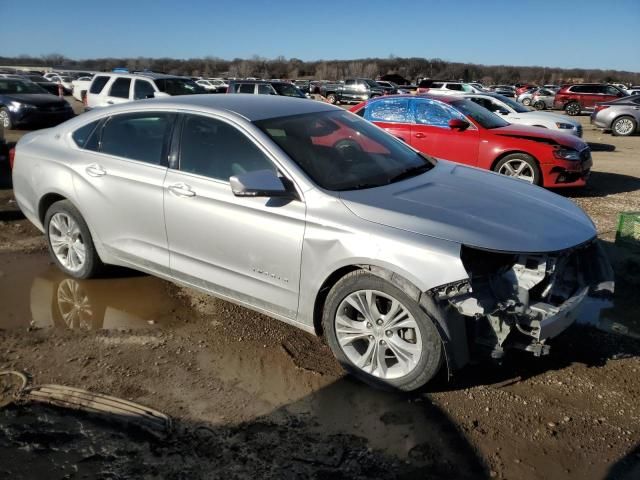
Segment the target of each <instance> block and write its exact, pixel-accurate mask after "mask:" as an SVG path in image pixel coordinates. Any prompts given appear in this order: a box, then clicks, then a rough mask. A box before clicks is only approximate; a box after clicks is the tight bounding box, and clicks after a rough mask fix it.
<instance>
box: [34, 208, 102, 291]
mask: <svg viewBox="0 0 640 480" xmlns="http://www.w3.org/2000/svg"><path fill="white" fill-rule="evenodd" d="M44 229H45V235H46V237H47V245H48V246H49V253H50V254H51V258H52V259H53V261H54V262H55V264H56V265H57V266H58V268H59V269H60V270H62V271H63V272H64V273H65V274H67V275H69V276H70V277H73V278H80V279H84V278H91V277H95V276H97V275H98V274H99V273H101V272H102V271H103V270H104V264H103V263H102V261H101V260H100V257H99V256H98V252H97V251H96V247H95V245H94V244H93V239H92V238H91V232H90V231H89V227H88V226H87V224H86V222H85V221H84V219H83V218H82V215H81V214H80V212H79V211H78V209H77V208H76V207H75V206H74V205H73V204H72V203H71V202H70V201H69V200H61V201H59V202H56V203H54V204H53V205H51V206H50V207H49V210H47V213H46V215H45V217H44Z"/></svg>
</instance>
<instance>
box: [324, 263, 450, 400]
mask: <svg viewBox="0 0 640 480" xmlns="http://www.w3.org/2000/svg"><path fill="white" fill-rule="evenodd" d="M356 305H358V307H357V308H356V307H355V306H356ZM322 326H323V329H324V333H325V337H326V339H327V343H328V344H329V347H330V348H331V350H332V352H333V354H334V355H335V357H336V358H337V359H338V361H339V362H340V364H341V365H342V366H343V367H344V368H345V370H347V371H348V372H349V373H351V374H352V375H354V376H355V377H357V378H359V379H360V380H362V381H364V382H365V383H368V384H370V385H373V386H376V387H382V388H390V387H391V388H394V389H399V390H404V391H411V390H416V389H418V388H420V387H422V386H423V385H424V384H426V383H427V382H428V381H429V380H431V379H432V378H433V377H434V376H435V375H436V374H437V373H438V371H439V370H440V367H441V365H442V358H443V347H442V341H441V339H440V334H439V333H438V330H437V328H436V326H435V324H434V323H433V321H432V320H431V318H430V317H429V316H428V315H427V313H425V311H424V310H423V309H422V308H421V307H420V305H418V303H417V302H416V301H415V300H413V299H412V298H410V297H409V296H408V295H407V294H406V293H405V292H403V291H402V290H400V289H399V288H398V287H396V286H395V285H394V284H392V283H391V282H389V281H387V280H385V279H383V278H381V277H378V276H376V275H373V274H371V273H369V272H368V271H365V270H356V271H354V272H351V273H349V274H347V275H345V276H344V277H342V278H341V279H340V280H339V281H338V282H337V283H336V284H335V285H334V286H333V288H332V289H331V291H330V292H329V295H328V296H327V299H326V301H325V304H324V310H323V313H322Z"/></svg>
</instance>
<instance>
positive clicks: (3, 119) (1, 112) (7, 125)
mask: <svg viewBox="0 0 640 480" xmlns="http://www.w3.org/2000/svg"><path fill="white" fill-rule="evenodd" d="M0 124H1V125H2V126H3V127H4V129H5V130H12V129H13V122H12V121H11V115H9V110H8V109H7V107H2V108H0Z"/></svg>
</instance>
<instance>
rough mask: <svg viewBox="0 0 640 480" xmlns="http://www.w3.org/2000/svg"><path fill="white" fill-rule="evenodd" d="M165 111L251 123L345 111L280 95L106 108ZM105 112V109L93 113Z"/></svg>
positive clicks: (201, 97) (177, 98)
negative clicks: (224, 115)
mask: <svg viewBox="0 0 640 480" xmlns="http://www.w3.org/2000/svg"><path fill="white" fill-rule="evenodd" d="M159 106H161V107H166V108H170V109H185V110H190V109H193V110H201V111H203V112H206V111H215V110H218V111H220V110H223V111H226V112H229V113H234V114H236V115H239V116H241V117H243V118H245V119H246V120H249V121H250V122H255V121H258V120H264V119H267V118H277V117H286V116H290V115H303V114H307V113H318V112H327V111H344V110H343V109H341V108H340V107H336V106H333V105H330V104H328V103H324V102H318V101H316V100H305V99H302V98H291V97H283V96H279V95H211V94H196V95H180V96H173V97H162V98H153V99H146V100H139V101H137V102H126V103H122V104H119V105H117V106H112V107H107V108H108V109H109V111H111V112H113V113H114V114H115V113H118V112H119V111H123V112H125V111H130V110H136V109H138V108H141V107H150V108H151V107H159ZM93 111H96V112H105V111H106V109H102V108H98V109H94V110H92V112H93Z"/></svg>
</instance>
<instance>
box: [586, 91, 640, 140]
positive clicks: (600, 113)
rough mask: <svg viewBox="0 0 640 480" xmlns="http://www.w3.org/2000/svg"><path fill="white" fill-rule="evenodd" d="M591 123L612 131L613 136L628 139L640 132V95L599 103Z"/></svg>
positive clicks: (592, 115)
mask: <svg viewBox="0 0 640 480" xmlns="http://www.w3.org/2000/svg"><path fill="white" fill-rule="evenodd" d="M591 123H592V124H593V125H595V126H596V127H598V128H602V129H604V130H611V133H612V134H613V135H619V136H625V137H626V136H629V135H633V134H634V133H636V132H640V95H633V96H629V97H622V98H619V99H617V100H612V101H610V102H603V103H598V104H597V105H596V107H595V109H594V111H593V113H592V114H591Z"/></svg>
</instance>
